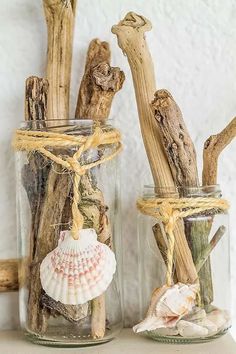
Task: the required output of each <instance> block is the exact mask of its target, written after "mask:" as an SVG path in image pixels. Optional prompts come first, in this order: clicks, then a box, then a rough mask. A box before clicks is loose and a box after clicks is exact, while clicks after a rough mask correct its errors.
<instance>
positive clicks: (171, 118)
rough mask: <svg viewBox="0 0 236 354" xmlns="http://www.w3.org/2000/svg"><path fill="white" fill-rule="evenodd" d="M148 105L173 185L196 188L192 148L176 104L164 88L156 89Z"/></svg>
mask: <svg viewBox="0 0 236 354" xmlns="http://www.w3.org/2000/svg"><path fill="white" fill-rule="evenodd" d="M151 106H152V110H153V114H154V117H155V119H156V121H157V123H158V126H159V131H160V136H161V141H162V145H163V146H164V149H165V152H166V156H167V159H168V161H169V165H170V168H171V172H172V176H173V179H174V181H175V184H176V185H177V186H178V187H183V186H184V187H197V186H198V185H199V179H198V171H197V161H196V151H195V147H194V144H193V142H192V139H191V137H190V135H189V133H188V130H187V127H186V125H185V122H184V119H183V116H182V113H181V111H180V108H179V106H178V105H177V103H176V102H175V100H174V99H173V97H172V95H171V94H170V92H168V91H167V90H158V91H156V93H155V98H154V100H153V101H152V104H151Z"/></svg>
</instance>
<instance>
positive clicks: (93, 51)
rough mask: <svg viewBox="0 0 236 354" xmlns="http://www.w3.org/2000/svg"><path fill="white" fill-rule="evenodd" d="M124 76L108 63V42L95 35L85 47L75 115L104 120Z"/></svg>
mask: <svg viewBox="0 0 236 354" xmlns="http://www.w3.org/2000/svg"><path fill="white" fill-rule="evenodd" d="M124 79H125V76H124V73H123V71H121V70H120V69H119V68H115V67H111V66H110V49H109V45H108V43H107V42H100V41H99V40H98V39H94V40H92V41H91V43H90V45H89V48H88V53H87V59H86V65H85V72H84V76H83V78H82V82H81V85H80V89H79V95H78V101H77V107H76V113H75V116H76V117H79V118H83V119H93V120H106V119H107V117H108V116H109V113H110V109H111V104H112V100H113V97H114V95H115V93H116V92H117V91H119V90H120V89H121V88H122V85H123V82H124Z"/></svg>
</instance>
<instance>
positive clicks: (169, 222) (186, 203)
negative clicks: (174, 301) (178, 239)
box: [137, 197, 229, 286]
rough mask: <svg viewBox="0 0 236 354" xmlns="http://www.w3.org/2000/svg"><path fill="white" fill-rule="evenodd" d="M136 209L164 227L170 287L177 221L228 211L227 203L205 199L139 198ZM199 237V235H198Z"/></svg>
mask: <svg viewBox="0 0 236 354" xmlns="http://www.w3.org/2000/svg"><path fill="white" fill-rule="evenodd" d="M137 208H138V209H139V210H140V212H141V213H142V214H145V215H149V216H153V217H154V218H156V219H158V220H160V221H161V222H162V223H163V225H164V228H165V232H166V235H167V240H168V248H167V272H166V284H167V285H168V286H171V285H172V268H173V256H174V246H175V237H174V228H175V225H176V222H177V220H179V219H180V218H185V217H187V216H193V215H196V214H199V213H203V212H206V211H209V210H212V209H215V210H219V211H223V212H224V211H226V210H228V208H229V203H228V202H227V200H224V199H217V198H207V197H206V198H204V197H194V198H148V199H145V198H140V199H138V201H137ZM199 237H201V235H199Z"/></svg>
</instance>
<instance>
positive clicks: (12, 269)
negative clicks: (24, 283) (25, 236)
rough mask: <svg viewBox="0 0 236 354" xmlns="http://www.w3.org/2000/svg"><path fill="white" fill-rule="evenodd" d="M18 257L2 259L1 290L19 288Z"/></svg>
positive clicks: (0, 272) (0, 269) (0, 268)
mask: <svg viewBox="0 0 236 354" xmlns="http://www.w3.org/2000/svg"><path fill="white" fill-rule="evenodd" d="M18 287H19V283H18V259H5V260H4V259H3V260H1V261H0V292H8V291H16V290H18Z"/></svg>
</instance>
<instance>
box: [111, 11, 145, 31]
mask: <svg viewBox="0 0 236 354" xmlns="http://www.w3.org/2000/svg"><path fill="white" fill-rule="evenodd" d="M130 28H132V29H133V30H136V31H137V32H141V33H144V32H147V31H150V30H151V29H152V24H151V22H150V21H149V20H148V19H147V18H146V17H144V16H142V15H138V14H136V13H135V12H128V13H127V14H126V16H125V17H124V19H123V20H121V21H120V22H119V23H118V25H114V26H112V28H111V31H112V33H114V34H119V33H120V32H121V31H126V30H128V29H130Z"/></svg>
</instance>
